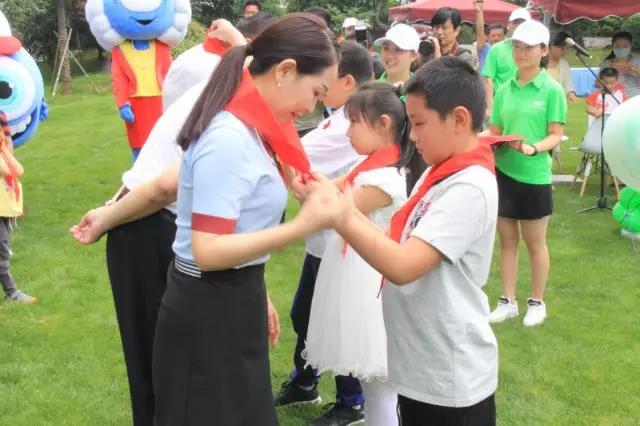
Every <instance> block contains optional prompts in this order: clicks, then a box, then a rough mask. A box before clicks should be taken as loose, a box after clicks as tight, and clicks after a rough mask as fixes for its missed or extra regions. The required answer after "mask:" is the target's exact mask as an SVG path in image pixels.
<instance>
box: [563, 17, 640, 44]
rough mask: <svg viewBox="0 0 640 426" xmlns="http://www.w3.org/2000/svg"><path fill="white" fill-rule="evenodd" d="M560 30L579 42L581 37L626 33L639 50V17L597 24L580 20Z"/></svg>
mask: <svg viewBox="0 0 640 426" xmlns="http://www.w3.org/2000/svg"><path fill="white" fill-rule="evenodd" d="M562 30H563V31H566V32H568V33H569V34H572V35H574V36H575V37H574V38H576V39H578V40H580V41H581V39H582V37H587V36H601V37H611V36H612V35H613V34H615V33H616V32H618V31H628V32H630V33H631V35H632V36H633V45H634V47H635V48H640V15H636V16H633V17H631V18H628V19H620V18H606V19H603V20H602V21H597V22H594V21H590V20H588V19H581V20H579V21H576V22H572V23H571V24H568V25H564V26H563V27H562Z"/></svg>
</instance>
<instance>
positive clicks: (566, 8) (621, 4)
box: [531, 0, 640, 24]
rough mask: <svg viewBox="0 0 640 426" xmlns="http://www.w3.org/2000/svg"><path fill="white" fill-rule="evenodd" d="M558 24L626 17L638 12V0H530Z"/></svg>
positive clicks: (639, 6) (639, 10)
mask: <svg viewBox="0 0 640 426" xmlns="http://www.w3.org/2000/svg"><path fill="white" fill-rule="evenodd" d="M531 1H532V3H533V5H534V6H537V7H540V8H542V9H544V10H546V11H547V12H549V14H550V15H551V16H553V17H554V18H555V20H556V22H558V23H560V24H568V23H569V22H573V21H575V20H577V19H580V18H587V19H591V20H592V21H598V20H600V19H603V18H606V17H607V16H617V17H620V18H628V17H630V16H632V15H635V14H637V13H640V1H638V0H531Z"/></svg>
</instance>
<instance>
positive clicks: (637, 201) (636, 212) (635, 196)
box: [613, 187, 640, 236]
mask: <svg viewBox="0 0 640 426" xmlns="http://www.w3.org/2000/svg"><path fill="white" fill-rule="evenodd" d="M613 218H614V219H615V220H616V222H618V223H619V224H620V227H621V228H622V230H623V231H626V233H625V235H627V236H633V235H638V236H640V192H638V191H636V190H634V189H631V188H629V187H626V188H623V189H622V191H620V198H619V200H618V202H617V203H616V204H615V206H613Z"/></svg>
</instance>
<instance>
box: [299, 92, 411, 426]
mask: <svg viewBox="0 0 640 426" xmlns="http://www.w3.org/2000/svg"><path fill="white" fill-rule="evenodd" d="M400 90H401V89H398V88H394V87H392V86H390V85H388V84H386V83H381V82H370V83H366V84H364V85H363V86H362V87H361V89H360V90H359V91H358V92H356V93H355V94H354V95H353V96H352V97H351V98H349V101H348V102H347V104H346V106H345V113H346V114H347V116H348V117H349V120H350V122H351V125H350V127H349V131H348V133H347V136H348V137H349V139H350V140H351V144H352V145H353V148H354V149H355V151H356V152H357V153H358V154H360V155H366V156H367V157H366V158H365V159H364V160H363V161H361V162H360V163H359V164H357V165H356V166H355V167H354V168H353V169H352V170H351V172H350V173H349V174H347V175H346V176H343V177H342V178H340V182H338V183H339V185H341V186H346V185H350V186H351V187H352V192H353V198H354V201H355V203H356V206H357V207H358V209H359V210H360V212H362V214H364V215H366V216H367V217H369V219H371V221H372V222H373V223H375V224H376V225H377V226H379V227H380V228H381V229H387V228H388V226H389V222H390V221H391V216H392V215H393V213H394V212H395V211H396V210H398V209H399V207H400V206H402V205H403V203H404V202H405V201H406V198H407V197H406V182H405V171H404V170H403V167H404V166H405V165H406V164H407V163H408V162H409V160H410V159H411V156H412V155H413V152H414V150H415V148H414V145H413V143H412V142H410V141H409V139H408V135H409V128H408V126H409V123H408V120H407V115H406V110H405V107H404V103H403V102H402V101H401V100H400V93H399V91H400ZM380 283H381V275H380V274H379V273H378V272H376V271H375V270H374V269H373V268H372V267H371V266H369V265H368V264H367V263H366V262H365V261H364V260H363V259H362V258H361V257H360V256H359V255H358V254H357V253H356V252H355V251H354V250H353V249H350V248H349V246H348V245H347V244H346V243H345V242H344V240H343V239H342V238H341V237H340V236H339V235H338V234H337V233H334V235H333V236H332V238H331V239H330V240H329V242H328V244H327V248H326V251H325V253H324V256H323V258H322V263H321V264H320V270H319V272H318V278H317V280H316V288H315V293H314V295H313V302H312V305H311V317H310V321H309V329H308V333H307V341H306V355H305V356H306V359H307V362H308V364H309V365H311V366H312V367H314V368H317V369H318V370H319V372H323V371H331V372H332V373H333V374H334V375H349V374H351V375H353V376H354V377H357V378H358V379H360V381H361V383H362V387H363V390H364V396H365V419H366V422H367V424H368V425H375V426H378V425H380V426H389V425H397V424H398V420H397V414H396V404H397V397H396V395H395V393H393V392H392V391H391V390H390V389H389V388H388V387H387V384H386V378H387V341H386V333H385V328H384V321H383V317H382V304H381V300H380V298H379V297H378V292H379V289H380Z"/></svg>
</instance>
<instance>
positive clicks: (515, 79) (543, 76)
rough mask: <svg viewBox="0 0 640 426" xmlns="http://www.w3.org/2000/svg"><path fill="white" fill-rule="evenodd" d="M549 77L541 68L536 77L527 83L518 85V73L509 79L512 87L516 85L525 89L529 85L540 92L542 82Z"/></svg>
mask: <svg viewBox="0 0 640 426" xmlns="http://www.w3.org/2000/svg"><path fill="white" fill-rule="evenodd" d="M548 76H549V73H548V72H547V70H546V69H544V68H542V69H540V72H539V73H538V75H536V76H535V77H534V78H533V80H529V81H527V82H526V83H525V84H522V85H521V84H520V83H518V73H516V74H515V75H514V76H513V78H512V79H511V84H512V85H514V84H515V85H516V86H517V87H526V86H528V85H530V84H532V85H533V86H534V87H535V88H536V89H538V90H540V88H542V85H543V84H544V82H545V81H546V80H547V77H548Z"/></svg>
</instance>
